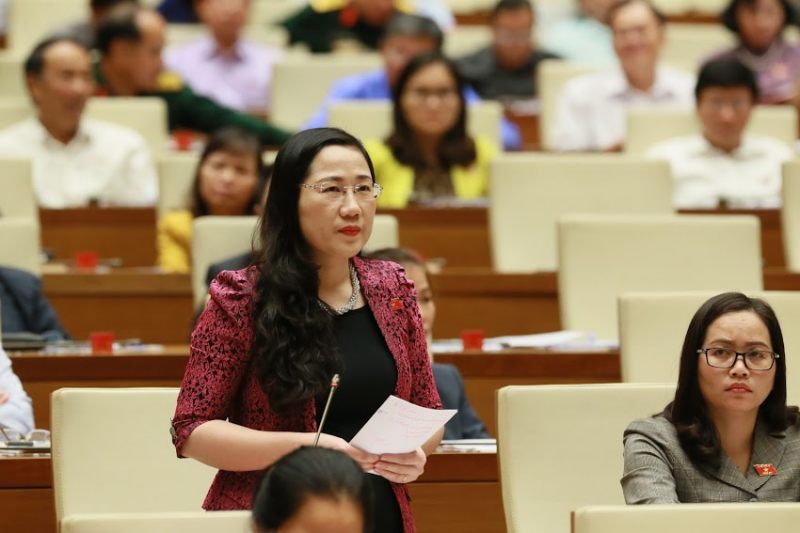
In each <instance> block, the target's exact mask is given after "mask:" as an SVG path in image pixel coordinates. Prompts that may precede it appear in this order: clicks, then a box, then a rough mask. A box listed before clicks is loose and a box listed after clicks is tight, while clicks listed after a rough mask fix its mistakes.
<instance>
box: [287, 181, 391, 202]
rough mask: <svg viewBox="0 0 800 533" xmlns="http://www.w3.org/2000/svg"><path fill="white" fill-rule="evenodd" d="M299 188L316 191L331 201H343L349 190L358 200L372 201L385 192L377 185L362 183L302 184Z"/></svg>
mask: <svg viewBox="0 0 800 533" xmlns="http://www.w3.org/2000/svg"><path fill="white" fill-rule="evenodd" d="M299 187H301V188H304V189H316V190H317V192H318V193H319V194H320V195H321V196H322V197H323V198H325V199H326V200H330V201H338V200H341V199H343V198H344V197H345V196H347V191H348V189H350V190H352V191H353V194H354V195H355V196H356V199H357V200H363V201H371V200H375V199H376V198H378V197H379V196H380V195H381V191H382V190H383V187H381V186H380V185H378V184H377V183H361V184H359V185H338V184H335V183H322V184H317V185H307V184H305V183H301V184H300V185H299Z"/></svg>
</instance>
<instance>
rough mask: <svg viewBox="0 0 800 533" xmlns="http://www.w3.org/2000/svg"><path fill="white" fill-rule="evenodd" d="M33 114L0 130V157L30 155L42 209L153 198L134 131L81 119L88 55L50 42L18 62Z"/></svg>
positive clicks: (153, 181)
mask: <svg viewBox="0 0 800 533" xmlns="http://www.w3.org/2000/svg"><path fill="white" fill-rule="evenodd" d="M24 68H25V76H26V83H27V86H28V91H29V92H30V95H31V98H32V100H33V102H34V104H36V116H35V117H31V118H29V119H26V120H23V121H22V122H19V123H17V124H14V125H11V126H9V127H8V128H5V129H4V130H2V131H0V154H3V155H14V156H25V157H30V158H31V159H32V161H33V189H34V193H35V195H36V200H37V202H38V204H39V205H40V206H41V207H48V208H69V207H84V206H88V205H90V204H91V203H95V202H96V203H98V204H99V205H101V206H111V205H116V206H146V205H153V204H154V203H155V202H156V199H157V198H158V177H157V176H156V170H155V167H154V165H153V161H152V158H151V156H150V152H149V150H148V147H147V145H146V144H145V141H144V139H143V138H142V136H141V135H139V134H138V133H136V132H135V131H133V130H131V129H129V128H126V127H123V126H119V125H117V124H112V123H109V122H105V121H100V120H94V119H90V118H85V117H83V113H84V110H85V108H86V102H87V101H88V99H89V97H90V96H91V94H92V91H93V90H94V85H93V82H92V68H91V61H90V59H89V51H88V50H87V49H86V48H85V47H84V46H83V45H82V44H80V43H78V42H77V41H73V40H70V39H65V38H59V37H55V38H51V39H47V40H45V41H44V42H42V43H40V44H39V45H37V46H36V47H35V48H34V49H33V51H32V52H31V54H30V55H29V56H28V58H27V60H26V61H25V65H24Z"/></svg>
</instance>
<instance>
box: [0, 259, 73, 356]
mask: <svg viewBox="0 0 800 533" xmlns="http://www.w3.org/2000/svg"><path fill="white" fill-rule="evenodd" d="M0 322H1V323H0V325H1V326H2V330H3V333H35V334H37V335H41V336H42V337H44V339H45V340H48V341H60V340H64V339H69V338H70V336H69V334H67V332H66V331H64V328H63V327H62V326H61V322H59V321H58V316H56V312H55V311H54V310H53V308H52V307H51V306H50V302H48V301H47V298H45V297H44V295H43V294H42V282H41V281H40V280H39V278H37V277H36V276H34V275H33V274H31V273H30V272H25V271H24V270H18V269H16V268H9V267H3V266H0Z"/></svg>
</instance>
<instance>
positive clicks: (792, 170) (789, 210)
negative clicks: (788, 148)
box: [781, 159, 800, 272]
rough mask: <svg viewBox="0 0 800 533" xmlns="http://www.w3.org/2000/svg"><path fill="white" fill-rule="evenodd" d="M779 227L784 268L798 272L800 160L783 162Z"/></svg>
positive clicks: (799, 258)
mask: <svg viewBox="0 0 800 533" xmlns="http://www.w3.org/2000/svg"><path fill="white" fill-rule="evenodd" d="M782 194H783V207H782V208H781V228H782V231H783V249H784V252H785V253H786V268H788V269H789V270H791V271H793V272H800V160H797V159H795V160H792V161H787V162H785V163H784V164H783V191H782Z"/></svg>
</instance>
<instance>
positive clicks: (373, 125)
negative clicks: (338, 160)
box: [328, 100, 503, 146]
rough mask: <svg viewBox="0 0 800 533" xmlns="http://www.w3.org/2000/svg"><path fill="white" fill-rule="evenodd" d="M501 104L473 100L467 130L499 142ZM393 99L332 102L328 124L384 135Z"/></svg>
mask: <svg viewBox="0 0 800 533" xmlns="http://www.w3.org/2000/svg"><path fill="white" fill-rule="evenodd" d="M502 118H503V106H502V105H501V104H500V103H499V102H488V101H486V102H475V103H472V104H470V105H469V109H468V111H467V131H468V132H469V134H470V135H472V136H473V137H478V136H481V137H485V138H487V139H489V140H491V141H492V142H494V144H495V145H496V146H502V145H503V143H502V139H501V137H500V121H501V119H502ZM392 123H393V118H392V102H390V101H386V102H381V101H374V100H373V101H352V102H339V103H336V104H334V105H332V106H331V109H330V115H329V118H328V124H330V125H331V126H336V127H339V128H342V129H343V130H345V131H347V132H349V133H351V134H353V135H355V136H356V137H358V138H359V139H361V140H368V139H385V138H386V137H388V136H389V134H390V133H391V132H392V126H393V124H392Z"/></svg>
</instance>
